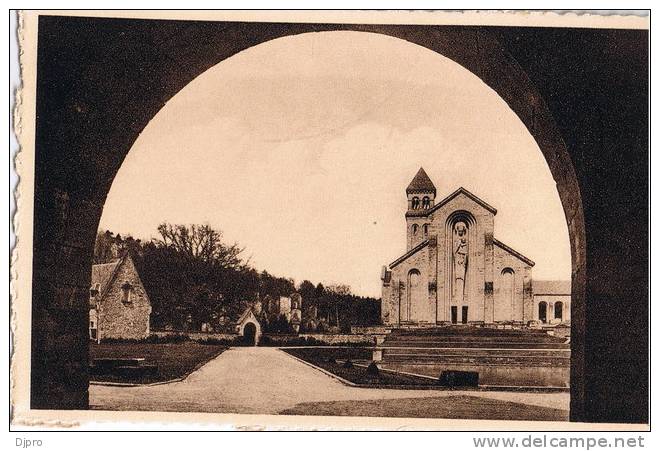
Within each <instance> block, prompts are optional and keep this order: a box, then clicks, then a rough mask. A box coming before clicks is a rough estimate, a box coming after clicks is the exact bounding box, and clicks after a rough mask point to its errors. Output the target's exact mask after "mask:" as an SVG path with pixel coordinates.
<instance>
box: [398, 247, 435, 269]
mask: <svg viewBox="0 0 660 451" xmlns="http://www.w3.org/2000/svg"><path fill="white" fill-rule="evenodd" d="M428 244H429V240H424V241H422V242H421V243H419V244H418V245H417V246H415V247H413V248H412V249H410V250H409V251H408V252H406V253H405V254H403V255H402V256H401V257H399V258H397V259H396V260H394V261H393V262H392V263H390V269H392V268H394V267H395V266H396V265H398V264H399V263H401V262H403V261H405V260H406V259H407V258H408V257H410V256H412V255H413V254H415V253H416V252H417V251H419V250H422V249H424V248H425V247H426V246H427V245H428Z"/></svg>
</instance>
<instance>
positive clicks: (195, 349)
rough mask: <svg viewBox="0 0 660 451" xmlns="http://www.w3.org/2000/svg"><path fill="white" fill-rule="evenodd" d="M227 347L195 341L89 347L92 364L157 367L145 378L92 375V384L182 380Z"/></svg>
mask: <svg viewBox="0 0 660 451" xmlns="http://www.w3.org/2000/svg"><path fill="white" fill-rule="evenodd" d="M225 349H227V347H226V346H220V345H214V344H202V343H198V342H195V341H183V342H180V343H140V342H131V343H129V342H126V343H121V342H118V343H101V344H97V343H90V346H89V358H90V363H91V362H93V361H94V359H134V358H144V364H146V365H155V367H156V368H155V371H154V372H152V373H151V374H146V375H143V376H139V377H137V376H127V375H119V374H96V375H91V376H90V378H91V380H92V381H99V382H101V381H102V382H123V383H137V384H146V383H152V382H161V381H167V380H171V379H176V378H180V377H183V376H185V375H187V374H189V373H191V372H192V371H193V370H195V369H196V368H198V367H199V366H201V365H203V364H204V363H206V362H208V361H209V360H211V359H213V358H215V357H217V356H218V355H220V354H221V353H222V352H223V351H224V350H225Z"/></svg>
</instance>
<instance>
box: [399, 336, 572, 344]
mask: <svg viewBox="0 0 660 451" xmlns="http://www.w3.org/2000/svg"><path fill="white" fill-rule="evenodd" d="M387 339H388V340H393V341H418V340H427V341H484V342H488V341H510V342H512V343H515V342H519V341H526V342H534V343H537V342H538V343H545V342H559V343H560V342H563V341H565V340H566V339H565V338H563V337H555V336H552V335H547V334H543V335H537V334H529V335H488V336H479V335H388V336H387Z"/></svg>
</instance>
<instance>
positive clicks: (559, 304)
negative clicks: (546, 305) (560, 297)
mask: <svg viewBox="0 0 660 451" xmlns="http://www.w3.org/2000/svg"><path fill="white" fill-rule="evenodd" d="M553 310H554V311H553V312H552V317H553V318H554V319H558V320H560V321H562V322H563V321H564V303H563V302H562V301H557V302H555V308H554V309H553ZM557 311H559V316H557Z"/></svg>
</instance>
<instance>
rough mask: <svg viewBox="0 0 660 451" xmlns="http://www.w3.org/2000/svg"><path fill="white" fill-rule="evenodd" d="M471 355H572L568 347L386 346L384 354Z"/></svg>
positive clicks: (387, 355) (386, 355)
mask: <svg viewBox="0 0 660 451" xmlns="http://www.w3.org/2000/svg"><path fill="white" fill-rule="evenodd" d="M418 355H463V356H465V355H469V356H484V355H487V356H501V355H510V356H521V357H526V356H531V357H555V356H557V357H570V355H571V353H570V350H568V349H492V348H463V349H460V348H458V349H457V348H384V349H383V356H385V357H389V356H418Z"/></svg>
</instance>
